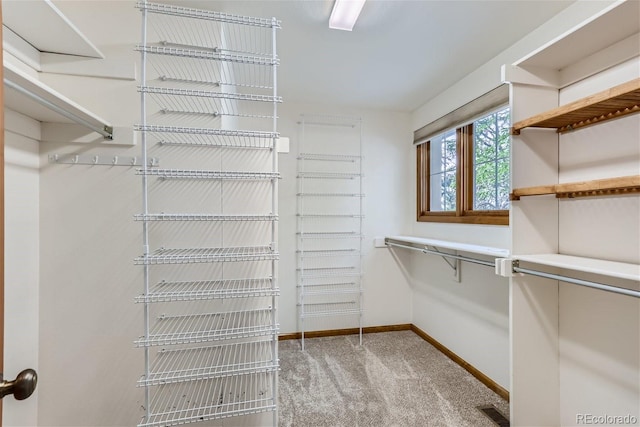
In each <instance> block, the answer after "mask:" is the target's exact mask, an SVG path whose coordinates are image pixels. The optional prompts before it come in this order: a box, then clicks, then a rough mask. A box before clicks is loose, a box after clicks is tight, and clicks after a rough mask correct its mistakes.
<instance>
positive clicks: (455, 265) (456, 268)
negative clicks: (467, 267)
mask: <svg viewBox="0 0 640 427" xmlns="http://www.w3.org/2000/svg"><path fill="white" fill-rule="evenodd" d="M423 252H424V253H426V254H429V253H430V254H433V253H435V254H438V255H440V254H441V255H440V257H442V259H443V260H444V262H446V263H447V264H449V267H451V268H452V269H453V278H454V279H455V281H456V282H458V283H460V280H461V276H460V272H461V270H462V268H461V266H462V260H461V259H459V258H454V259H453V260H452V261H450V260H449V258H450V257H451V255H452V254H447V253H444V252H442V251H439V250H438V248H436V247H435V246H432V247H431V248H429V246H425V250H423ZM447 255H448V256H449V258H448V257H447ZM453 255H454V256H457V255H458V251H455V253H454V254H453Z"/></svg>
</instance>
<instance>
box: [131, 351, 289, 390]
mask: <svg viewBox="0 0 640 427" xmlns="http://www.w3.org/2000/svg"><path fill="white" fill-rule="evenodd" d="M272 344H273V343H272V342H271V341H255V342H246V343H232V344H223V345H216V346H208V347H196V348H184V349H176V350H167V349H162V350H160V351H158V353H157V354H156V356H155V359H154V362H153V364H152V365H151V370H150V372H149V376H148V377H146V378H145V377H144V376H143V377H142V378H140V380H139V381H138V386H155V385H161V384H170V383H178V382H185V381H195V380H206V379H211V378H222V377H227V376H233V375H246V374H254V373H257V372H274V371H276V370H277V368H278V365H277V363H276V362H274V357H273V345H272Z"/></svg>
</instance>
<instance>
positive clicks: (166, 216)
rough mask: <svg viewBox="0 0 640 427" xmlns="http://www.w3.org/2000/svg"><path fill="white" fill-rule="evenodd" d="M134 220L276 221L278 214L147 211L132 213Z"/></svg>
mask: <svg viewBox="0 0 640 427" xmlns="http://www.w3.org/2000/svg"><path fill="white" fill-rule="evenodd" d="M134 219H135V220H136V221H240V222H242V221H277V220H278V216H277V215H273V214H266V215H223V214H203V213H173V214H171V213H148V214H136V215H134Z"/></svg>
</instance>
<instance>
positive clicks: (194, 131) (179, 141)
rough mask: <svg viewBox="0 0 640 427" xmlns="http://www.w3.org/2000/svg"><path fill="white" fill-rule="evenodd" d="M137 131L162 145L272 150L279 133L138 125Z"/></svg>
mask: <svg viewBox="0 0 640 427" xmlns="http://www.w3.org/2000/svg"><path fill="white" fill-rule="evenodd" d="M134 127H135V130H137V131H140V132H143V133H145V134H147V135H150V136H153V137H155V138H156V141H157V142H158V143H160V144H166V145H185V146H196V147H227V148H262V149H272V148H273V147H274V138H277V137H278V136H279V135H278V133H277V132H264V131H247V130H228V129H210V128H193V127H180V126H160V125H144V126H143V125H136V126H134Z"/></svg>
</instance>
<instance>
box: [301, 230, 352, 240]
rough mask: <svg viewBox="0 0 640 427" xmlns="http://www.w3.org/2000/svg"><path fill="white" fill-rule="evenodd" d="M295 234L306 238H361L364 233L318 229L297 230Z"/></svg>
mask: <svg viewBox="0 0 640 427" xmlns="http://www.w3.org/2000/svg"><path fill="white" fill-rule="evenodd" d="M296 234H297V235H298V236H300V237H303V238H306V239H362V238H363V237H364V235H362V234H360V233H358V232H355V231H340V232H333V231H326V232H324V231H318V232H311V233H303V232H299V233H296Z"/></svg>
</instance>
